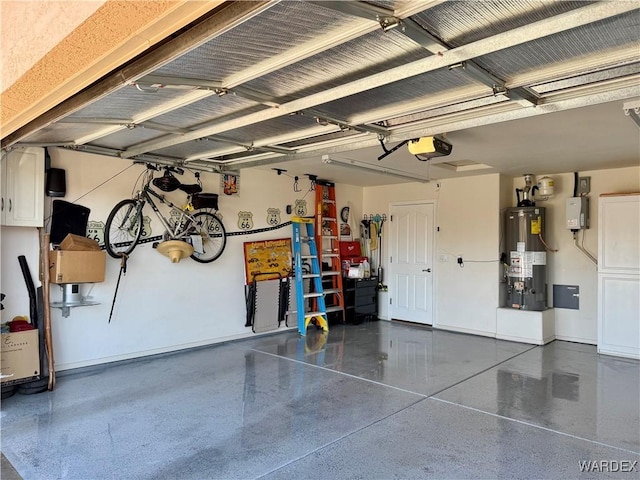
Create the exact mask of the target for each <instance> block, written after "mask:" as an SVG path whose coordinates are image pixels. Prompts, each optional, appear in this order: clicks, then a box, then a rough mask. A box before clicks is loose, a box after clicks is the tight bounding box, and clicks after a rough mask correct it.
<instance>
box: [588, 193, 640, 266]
mask: <svg viewBox="0 0 640 480" xmlns="http://www.w3.org/2000/svg"><path fill="white" fill-rule="evenodd" d="M598 237H599V238H598V271H599V272H601V273H622V274H632V275H638V274H640V249H639V248H638V245H640V195H624V196H611V197H600V202H599V211H598Z"/></svg>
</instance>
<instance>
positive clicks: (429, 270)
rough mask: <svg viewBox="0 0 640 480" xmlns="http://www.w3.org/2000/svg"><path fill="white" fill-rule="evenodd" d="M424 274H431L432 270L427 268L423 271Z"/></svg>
mask: <svg viewBox="0 0 640 480" xmlns="http://www.w3.org/2000/svg"><path fill="white" fill-rule="evenodd" d="M422 271H423V272H427V273H431V269H430V268H425V269H423V270H422Z"/></svg>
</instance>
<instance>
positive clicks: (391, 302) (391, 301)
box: [389, 297, 393, 305]
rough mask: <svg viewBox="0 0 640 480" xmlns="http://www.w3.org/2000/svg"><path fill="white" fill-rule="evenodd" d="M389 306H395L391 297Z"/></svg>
mask: <svg viewBox="0 0 640 480" xmlns="http://www.w3.org/2000/svg"><path fill="white" fill-rule="evenodd" d="M389 305H393V298H391V297H389Z"/></svg>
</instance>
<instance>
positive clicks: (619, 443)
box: [1, 322, 640, 480]
mask: <svg viewBox="0 0 640 480" xmlns="http://www.w3.org/2000/svg"><path fill="white" fill-rule="evenodd" d="M639 384H640V362H637V361H632V360H625V359H618V358H614V357H606V356H600V355H598V354H597V353H596V350H595V347H592V346H588V345H578V344H572V343H567V342H553V343H551V344H549V345H547V346H545V347H535V346H531V345H524V344H518V343H512V342H504V341H499V340H494V339H489V338H482V337H474V336H469V335H463V334H456V333H451V332H444V331H432V330H431V329H428V328H424V327H419V326H411V325H406V324H401V323H395V322H372V323H366V324H362V325H358V326H353V325H347V326H332V327H331V331H330V332H329V334H328V335H326V334H322V333H321V332H317V331H310V332H309V335H308V336H307V337H306V338H301V337H299V336H298V335H297V333H295V332H293V331H285V332H282V333H278V334H275V335H268V336H263V337H254V338H251V339H248V340H243V341H239V342H233V343H228V344H224V345H217V346H213V347H207V348H201V349H197V350H191V351H186V352H180V353H175V354H171V355H162V356H157V357H152V358H147V359H143V360H137V361H132V362H126V363H120V364H114V365H110V366H105V367H100V368H93V369H89V370H86V371H82V372H77V373H73V374H67V375H64V376H61V377H59V379H58V383H57V388H56V390H55V391H53V392H45V393H41V394H37V395H14V396H13V397H10V398H8V399H6V400H4V401H3V403H2V419H1V420H2V452H3V453H4V455H6V457H7V459H8V460H9V461H10V462H11V463H12V464H13V466H14V467H15V469H16V470H17V472H18V473H19V474H20V475H21V476H22V477H23V478H25V479H52V478H69V479H83V480H84V479H98V478H113V479H147V478H148V479H178V478H190V479H231V478H240V479H244V478H265V479H266V478H268V479H281V478H282V479H285V478H291V479H301V478H304V479H314V478H318V479H324V480H327V479H341V478H353V479H356V478H363V479H375V478H380V479H391V478H633V479H637V478H640V473H639V472H640V466H639V463H640V390H639ZM634 462H638V463H634ZM587 469H591V471H583V470H587Z"/></svg>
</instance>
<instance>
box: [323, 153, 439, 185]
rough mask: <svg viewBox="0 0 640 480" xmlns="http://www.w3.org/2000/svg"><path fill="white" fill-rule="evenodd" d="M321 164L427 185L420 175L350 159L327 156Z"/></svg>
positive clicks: (427, 179)
mask: <svg viewBox="0 0 640 480" xmlns="http://www.w3.org/2000/svg"><path fill="white" fill-rule="evenodd" d="M322 163H325V164H327V165H338V166H340V167H347V168H353V169H355V170H360V171H366V172H369V173H379V174H382V175H389V176H391V177H398V178H403V179H405V180H411V181H413V182H421V183H429V182H430V181H431V180H430V179H429V178H425V177H421V176H420V175H414V174H412V173H410V172H404V171H402V170H396V169H395V168H389V167H379V166H377V165H373V164H371V163H365V162H359V161H358V160H350V159H346V158H345V159H336V158H331V157H330V156H329V155H323V156H322Z"/></svg>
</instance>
